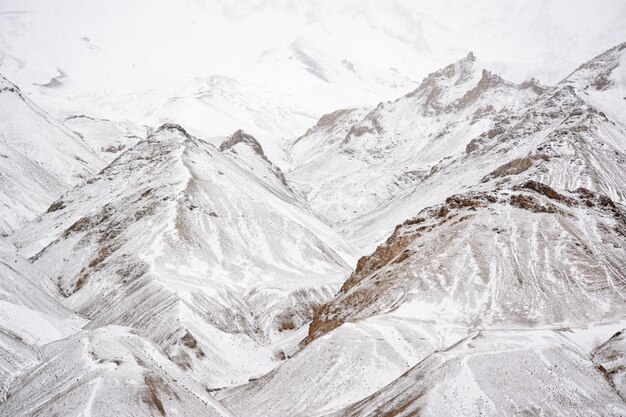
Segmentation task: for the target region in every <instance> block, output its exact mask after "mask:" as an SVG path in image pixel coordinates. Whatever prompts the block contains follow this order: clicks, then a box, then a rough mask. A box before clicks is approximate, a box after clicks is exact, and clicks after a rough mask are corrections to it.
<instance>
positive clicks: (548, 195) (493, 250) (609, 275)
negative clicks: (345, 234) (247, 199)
mask: <svg viewBox="0 0 626 417" xmlns="http://www.w3.org/2000/svg"><path fill="white" fill-rule="evenodd" d="M625 239H626V212H624V210H623V208H621V207H618V206H616V205H615V204H614V203H613V202H612V201H611V200H610V199H609V198H607V197H605V196H602V195H600V194H595V193H593V192H591V191H589V190H586V189H583V188H581V189H578V190H577V191H576V192H574V193H566V194H565V193H563V194H561V193H559V192H556V191H555V190H553V189H552V188H550V187H548V186H546V185H543V184H541V183H538V182H535V181H527V182H522V183H520V184H517V185H514V186H512V188H510V189H508V190H498V191H492V192H473V193H467V194H461V195H454V196H451V197H449V198H448V199H446V202H445V203H444V204H441V205H437V206H434V207H430V208H428V209H425V210H423V211H421V212H420V214H419V215H418V216H417V217H414V218H413V219H410V220H407V221H406V222H405V223H403V224H402V225H399V226H398V227H397V228H396V230H395V231H394V233H393V234H392V235H391V236H390V237H389V239H387V241H386V242H385V243H383V244H382V245H380V246H379V247H378V248H377V250H376V251H375V252H374V253H373V254H372V255H370V256H366V257H363V258H361V259H360V260H359V262H358V264H357V268H356V270H355V272H354V273H353V274H352V275H351V277H350V278H349V279H348V280H347V281H346V282H345V283H344V285H343V287H342V290H341V291H340V293H339V294H338V295H337V297H336V298H335V299H334V300H333V301H332V302H331V303H329V304H328V305H326V306H324V308H323V309H322V310H321V312H320V314H319V315H318V316H317V317H316V318H315V319H314V321H313V323H312V324H311V326H310V330H309V340H312V339H314V338H316V337H319V335H321V334H324V333H326V332H327V331H329V330H332V329H333V328H336V327H337V326H339V325H341V324H342V323H343V322H345V321H356V320H359V319H363V318H366V317H369V316H372V315H376V314H381V313H385V312H388V311H391V310H395V309H398V308H401V309H403V310H404V311H406V312H408V313H411V312H412V313H413V314H416V315H419V317H420V318H421V319H425V320H436V319H437V318H439V317H445V318H446V320H448V321H452V322H457V323H462V324H464V325H465V326H468V327H472V326H479V327H482V326H490V325H521V326H527V325H533V326H536V325H547V324H549V325H563V326H567V325H581V324H585V323H588V322H592V321H598V320H601V319H605V318H610V317H613V318H617V317H619V316H620V315H622V314H624V312H625V311H626V310H624V308H625V305H626V303H625V302H624V301H625V298H626V272H625V271H626V263H624V259H625V256H626V252H625V249H624V248H625V247H626V241H625ZM581 303H585V305H587V307H586V308H585V309H584V310H580V309H577V308H576V306H578V305H580V304H581Z"/></svg>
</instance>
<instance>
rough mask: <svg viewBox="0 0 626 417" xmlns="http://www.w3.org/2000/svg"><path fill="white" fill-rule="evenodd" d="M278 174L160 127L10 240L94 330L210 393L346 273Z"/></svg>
mask: <svg viewBox="0 0 626 417" xmlns="http://www.w3.org/2000/svg"><path fill="white" fill-rule="evenodd" d="M237 146H239V145H237ZM240 162H241V161H240ZM272 167H273V166H272V165H271V163H268V162H267V161H266V160H265V159H263V158H260V161H257V165H255V168H256V169H257V171H255V172H256V174H257V175H259V177H258V178H257V177H255V176H253V175H251V173H250V171H244V170H243V169H242V168H240V166H239V165H238V164H237V163H235V162H233V161H232V160H231V159H230V158H229V157H228V156H226V155H224V154H223V153H221V152H220V151H219V150H218V149H216V148H214V147H213V146H211V145H209V144H207V143H204V142H202V141H201V140H198V139H196V138H193V137H192V136H190V135H188V134H187V133H186V132H185V131H184V129H182V128H181V127H180V126H177V125H163V126H162V127H161V128H160V129H159V130H158V131H157V132H156V133H155V134H154V135H152V136H150V137H149V138H148V139H146V140H143V141H141V142H139V143H138V144H137V145H136V146H134V147H133V148H131V149H129V150H128V151H126V152H124V153H123V154H122V155H121V156H120V157H119V158H117V159H116V160H115V161H114V162H113V163H112V164H110V165H109V166H108V167H107V168H105V169H104V170H102V171H101V172H100V173H99V174H98V175H96V176H94V177H91V178H90V179H88V180H87V182H86V184H84V185H83V186H81V187H78V188H75V189H73V190H72V191H70V192H68V193H66V194H65V195H64V196H62V197H61V199H60V200H59V201H58V202H57V203H55V204H54V206H53V207H52V208H51V210H50V211H49V212H48V213H45V214H44V215H42V216H41V217H40V218H38V219H37V220H36V221H35V222H33V223H32V224H31V225H30V226H29V227H27V228H25V229H23V230H21V231H20V232H19V233H17V234H15V235H12V240H13V242H15V243H16V244H17V245H18V246H20V247H21V248H22V253H24V254H26V255H27V256H29V257H31V259H32V260H33V263H34V265H35V266H37V267H40V268H41V269H44V270H46V271H48V274H49V275H50V276H51V277H52V278H53V280H54V281H55V283H56V285H57V286H58V289H59V291H60V293H61V294H63V296H64V297H65V301H64V302H65V304H66V305H67V306H68V307H70V308H71V309H72V310H75V311H78V312H79V313H80V314H81V315H83V316H85V317H87V318H89V319H91V320H92V321H91V323H90V324H89V326H90V327H91V328H96V327H98V326H102V325H106V324H119V325H125V326H130V327H133V328H135V329H136V330H137V331H139V333H140V334H142V335H144V336H145V337H148V338H150V339H151V340H153V341H155V342H156V343H158V344H159V345H160V346H161V347H162V348H163V349H164V350H165V352H166V354H168V355H169V356H170V357H171V358H172V359H173V360H174V361H175V362H176V363H177V364H178V365H179V366H181V367H182V368H183V369H187V370H190V371H191V372H192V373H193V374H194V375H196V376H197V377H198V378H199V379H200V380H201V381H203V382H205V383H207V384H208V386H210V387H212V388H214V387H222V386H224V385H230V384H233V383H237V382H243V381H247V380H248V378H250V377H252V376H256V375H258V374H260V373H264V372H267V371H268V370H269V369H271V368H272V367H273V366H274V362H273V360H272V357H273V351H272V347H271V343H272V341H274V340H275V339H276V338H281V337H283V335H284V332H285V331H287V333H289V332H288V331H289V330H292V329H295V328H296V327H299V326H301V325H302V324H303V323H304V322H305V321H307V320H308V319H309V318H310V317H311V316H312V308H313V307H315V306H317V305H319V304H321V303H323V302H324V301H326V300H327V299H328V298H330V297H331V296H332V294H333V293H334V291H332V290H331V289H336V286H337V284H338V283H339V282H341V280H342V278H343V277H344V276H345V274H346V273H347V269H348V266H347V263H346V262H345V261H344V259H343V256H347V255H346V253H347V252H348V249H347V248H346V247H345V246H342V243H341V239H339V238H338V237H337V236H335V235H334V234H333V232H332V231H330V229H329V228H328V227H327V226H326V225H324V224H323V223H321V222H320V221H319V220H317V219H316V218H315V217H314V216H313V215H311V214H310V213H309V212H308V211H307V210H306V209H305V207H304V206H303V205H301V203H300V202H299V201H298V200H297V199H296V198H295V197H294V196H293V194H291V191H290V190H289V189H288V188H287V187H286V186H285V185H284V184H282V183H281V182H279V181H274V182H266V181H265V179H264V177H263V172H261V171H260V170H261V168H264V169H265V172H266V173H267V175H265V177H268V176H269V175H270V174H271V173H272V171H271V169H272ZM273 179H274V180H276V178H275V177H273ZM277 187H282V190H278V189H277ZM232 190H237V192H233V191H232ZM348 259H349V258H348ZM296 294H297V295H296ZM290 297H295V299H298V300H299V301H300V302H299V303H297V304H296V305H293V304H292V303H291V302H290V301H288V300H289V298H290ZM283 303H287V304H292V307H291V309H290V310H289V311H284V310H283V307H284V305H283ZM217 340H221V341H223V343H219V342H218V343H216V341H217ZM226 346H229V347H228V348H227V347H226ZM242 358H244V359H242Z"/></svg>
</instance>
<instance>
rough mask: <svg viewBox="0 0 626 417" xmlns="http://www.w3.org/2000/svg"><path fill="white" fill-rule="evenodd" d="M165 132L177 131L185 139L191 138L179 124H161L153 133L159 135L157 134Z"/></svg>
mask: <svg viewBox="0 0 626 417" xmlns="http://www.w3.org/2000/svg"><path fill="white" fill-rule="evenodd" d="M166 131H170V132H171V131H177V132H179V133H181V134H182V135H183V136H185V137H186V138H191V135H190V134H189V133H187V131H186V130H185V129H184V128H183V127H182V126H181V125H179V124H176V123H163V124H162V125H161V126H159V128H158V129H157V130H156V132H155V133H159V132H166Z"/></svg>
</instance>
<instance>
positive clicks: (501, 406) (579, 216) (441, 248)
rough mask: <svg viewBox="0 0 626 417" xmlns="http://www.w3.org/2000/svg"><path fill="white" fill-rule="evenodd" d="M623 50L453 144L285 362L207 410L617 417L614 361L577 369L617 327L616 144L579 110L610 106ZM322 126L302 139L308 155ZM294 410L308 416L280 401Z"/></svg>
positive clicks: (624, 292)
mask: <svg viewBox="0 0 626 417" xmlns="http://www.w3.org/2000/svg"><path fill="white" fill-rule="evenodd" d="M624 50H626V48H624V47H623V46H622V45H619V46H617V47H615V48H612V49H611V50H609V51H607V52H606V53H604V54H602V55H600V56H598V57H596V58H594V59H593V60H591V61H589V62H588V63H586V64H584V65H583V66H581V68H579V69H578V70H576V71H575V72H574V73H572V74H571V75H570V76H569V77H567V78H566V79H565V80H564V81H563V82H561V83H559V84H558V85H557V86H556V87H554V88H550V89H548V90H546V91H545V92H543V93H542V94H541V95H540V96H539V97H538V98H537V99H536V100H535V101H534V102H532V103H530V104H529V105H528V106H526V107H525V108H522V109H520V113H519V114H518V115H517V116H516V117H511V118H510V119H509V120H500V121H497V122H495V126H493V127H490V128H492V129H497V130H496V132H495V133H494V134H489V131H484V132H481V133H480V134H477V135H476V136H475V137H473V138H472V137H470V138H467V139H466V140H465V142H464V143H463V147H461V148H460V149H459V150H458V151H457V152H458V153H457V155H456V156H454V157H451V158H448V159H447V160H444V161H443V162H440V163H439V164H438V165H437V168H435V169H433V170H432V172H431V173H430V174H429V176H428V177H427V178H425V179H423V180H422V181H420V182H418V183H417V185H416V187H415V191H413V192H410V193H407V194H405V195H402V194H399V195H398V197H397V202H395V201H392V203H391V204H388V207H391V209H389V208H388V207H386V206H383V207H382V209H381V208H379V210H380V213H377V215H378V216H380V217H381V218H383V216H388V217H387V218H385V221H386V222H391V221H393V219H394V218H402V217H401V214H398V213H399V212H400V211H399V210H398V209H397V208H395V207H394V204H396V205H397V207H402V209H403V210H409V208H412V209H413V210H416V211H417V212H419V214H418V215H417V216H415V215H413V217H411V218H410V219H409V220H406V221H404V220H402V223H401V224H399V225H398V226H397V227H395V230H394V231H393V233H392V234H391V236H390V237H388V239H387V240H386V241H385V242H384V243H383V244H381V245H380V246H378V247H377V249H376V250H375V251H374V252H373V253H372V254H371V255H369V256H365V257H363V258H361V259H360V260H359V262H358V263H357V266H356V269H355V271H354V272H353V274H352V275H351V277H350V278H349V279H348V280H347V281H346V282H345V283H344V285H343V287H342V289H341V290H340V292H339V293H338V294H337V295H336V296H335V298H334V299H333V301H331V302H330V303H328V304H326V305H325V306H324V307H323V308H321V309H319V310H318V311H317V313H316V316H315V318H314V319H313V322H312V323H311V324H310V326H309V333H308V336H307V338H305V339H304V341H303V343H302V345H301V349H300V350H299V351H298V352H296V353H295V354H294V355H293V357H292V358H290V359H289V360H287V361H286V362H285V363H283V364H281V365H280V366H279V367H278V368H277V369H276V370H274V371H273V372H272V373H270V374H268V375H266V376H264V377H263V378H261V379H259V380H257V381H253V382H251V383H249V384H246V385H244V386H242V387H237V388H234V389H228V390H225V391H222V392H220V393H219V394H218V397H219V398H220V399H221V400H222V402H223V403H224V404H225V405H226V406H227V407H229V408H230V409H231V410H233V411H235V412H236V413H237V414H239V415H243V416H268V415H269V416H284V415H316V416H318V415H320V416H321V415H411V413H415V412H416V410H421V411H420V412H423V413H425V414H426V415H467V416H474V415H480V414H481V413H482V414H485V415H518V414H519V413H523V412H527V411H528V412H531V411H532V410H534V411H533V412H539V410H541V412H545V413H548V414H555V415H559V413H562V414H563V415H566V414H570V415H621V414H623V412H624V403H623V398H620V395H619V393H618V392H616V391H615V390H614V388H613V385H612V384H613V383H610V382H609V381H608V380H607V378H606V377H605V376H604V375H603V372H605V373H606V374H608V375H610V376H611V378H615V380H616V381H617V384H619V381H621V375H622V373H621V371H620V370H619V369H620V368H619V359H618V357H615V359H613V358H614V357H610V359H609V360H607V359H602V356H601V355H600V354H598V355H597V356H596V358H597V359H596V360H595V361H594V362H592V361H591V360H590V357H591V355H592V350H593V349H594V348H597V347H598V346H600V345H601V344H602V343H603V342H605V341H607V340H608V339H609V338H610V337H611V335H612V334H613V333H615V331H616V330H619V329H621V328H623V326H624V321H623V318H624V314H625V311H624V306H626V302H625V296H626V275H625V274H624V271H625V270H626V265H625V264H624V261H623V260H624V259H625V255H626V253H624V248H625V247H626V242H624V236H626V234H625V233H624V227H625V225H626V223H625V221H626V211H625V210H624V206H623V194H622V190H624V174H625V172H626V171H625V170H624V168H623V167H624V165H623V152H624V143H626V142H624V139H625V138H626V134H624V132H625V130H624V128H623V125H622V123H621V119H620V118H619V117H616V118H615V119H612V118H610V116H608V115H607V114H606V113H605V112H604V111H603V110H605V107H603V106H602V105H597V103H603V104H604V106H606V107H608V108H607V110H608V109H610V108H612V106H615V105H616V103H615V102H612V103H611V104H608V103H609V102H607V101H603V100H602V99H595V100H594V99H589V97H594V96H602V95H603V94H607V95H609V96H612V97H614V96H618V95H619V94H621V91H623V90H622V89H623V85H624V83H623V74H624V72H623V71H624V68H625V67H624V65H623V62H624V61H623V60H624V55H623V54H624ZM451 68H454V67H451ZM601 76H603V77H601ZM604 78H606V79H607V80H608V81H607V82H602V83H600V84H601V87H600V88H598V86H597V83H595V84H593V83H591V82H590V80H591V81H593V80H597V79H604ZM448 88H454V83H453V86H452V87H448ZM611 90H613V91H611ZM443 93H444V94H445V93H446V91H445V90H443ZM592 100H594V101H592ZM592 102H593V103H594V104H592ZM607 104H608V106H607ZM617 105H620V106H624V104H622V103H618V104H617ZM355 112H356V111H351V112H346V113H343V114H342V113H338V115H339V117H347V118H349V117H350V116H349V114H350V113H352V114H355ZM613 114H615V112H614V113H613ZM328 119H332V117H328V118H326V120H328ZM321 125H322V126H321V128H320V124H318V126H317V127H316V128H313V129H312V130H311V131H310V132H309V133H310V137H312V138H313V139H314V140H316V141H320V142H324V141H325V140H326V138H324V137H323V135H319V133H317V132H323V131H324V128H325V126H324V123H323V121H322V123H321ZM347 130H348V129H345V128H344V132H346V131H347ZM316 131H317V132H316ZM326 131H327V132H331V135H332V134H333V133H335V132H337V129H336V128H334V127H333V128H330V129H326ZM316 135H318V136H316ZM381 136H382V135H381ZM331 142H332V140H331ZM296 146H297V144H296ZM326 174H327V173H326V172H322V174H321V175H326ZM371 178H372V179H371V181H375V180H376V178H375V177H374V176H372V177H371ZM540 181H546V183H549V184H551V186H553V187H556V189H555V188H552V187H551V186H548V185H546V184H544V183H542V182H540ZM457 190H458V193H455V192H456V191H457ZM592 190H593V191H592ZM609 196H610V197H609ZM613 199H615V200H613ZM429 201H430V202H439V203H438V204H433V205H430V206H428V204H429ZM424 206H426V207H424ZM394 209H395V210H398V211H397V212H396V211H393V210H394ZM381 213H382V214H381ZM416 214H417V213H416ZM394 216H398V217H394ZM370 244H371V241H370ZM581 306H584V308H581ZM594 323H601V324H598V325H596V324H594ZM616 339H617V338H616ZM616 344H617V342H616ZM356 346H359V349H357V348H356ZM616 348H617V349H619V347H618V346H616ZM597 349H600V348H597ZM605 351H609V349H608V348H607V349H606V350H605ZM562 352H567V355H564V354H563V353H562ZM605 355H606V354H605ZM602 361H604V362H602ZM601 362H602V363H605V364H606V366H607V367H606V368H599V366H600V365H599V364H600V363H601ZM507 364H509V365H507ZM503 366H508V367H507V369H508V370H509V371H510V372H506V373H504V374H501V369H502V367H503ZM602 369H604V371H603V370H602ZM405 372H406V373H405ZM311 381H320V383H319V384H317V383H315V382H313V383H312V382H311ZM539 381H542V382H539ZM501 387H505V388H506V389H505V390H504V394H503V390H502V389H500V388H501ZM546 387H548V388H547V389H546ZM311 392H312V393H315V394H314V396H315V397H316V398H317V397H319V398H324V401H323V402H316V401H314V400H305V399H302V400H301V401H294V399H300V398H304V397H305V396H306V395H307V393H311ZM506 393H510V394H506ZM285 394H286V395H287V399H285V400H279V401H277V400H276V398H282V397H281V395H285ZM531 398H532V400H530V399H531ZM598 398H604V399H603V400H601V401H600V402H596V400H597V399H598ZM572 399H576V400H572ZM243 404H252V406H251V407H246V406H244V405H243Z"/></svg>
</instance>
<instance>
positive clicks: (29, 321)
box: [0, 239, 85, 401]
mask: <svg viewBox="0 0 626 417" xmlns="http://www.w3.org/2000/svg"><path fill="white" fill-rule="evenodd" d="M0 277H1V278H2V279H0V399H1V400H2V401H4V400H5V399H6V398H7V389H8V386H10V385H11V384H12V383H13V380H14V379H15V378H16V377H17V376H18V375H19V374H20V373H21V372H23V371H24V370H25V369H27V368H29V367H30V366H33V365H35V364H37V363H38V362H39V360H40V359H39V356H40V348H41V347H42V346H43V345H45V344H47V343H50V342H52V341H55V340H58V339H62V338H65V337H68V336H70V335H71V334H73V333H75V332H76V331H78V330H79V329H80V327H81V326H82V325H83V324H84V323H85V320H84V319H81V318H79V317H78V316H76V315H74V314H73V313H72V312H71V311H69V310H68V309H66V308H65V307H63V305H62V304H61V302H60V299H59V297H57V293H56V291H55V289H54V288H53V286H52V281H50V278H49V277H47V276H46V275H45V274H43V273H42V272H40V271H38V270H37V269H35V268H33V266H32V265H31V264H30V263H29V262H28V261H27V260H25V259H23V258H21V257H20V256H19V255H18V254H17V251H16V250H15V248H14V247H13V246H12V245H11V244H10V243H9V242H7V241H6V240H4V239H0Z"/></svg>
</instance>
